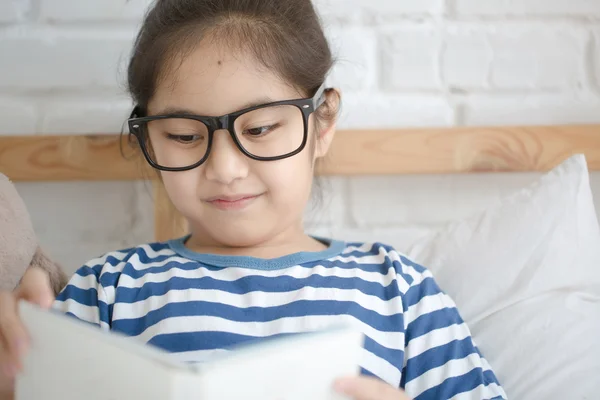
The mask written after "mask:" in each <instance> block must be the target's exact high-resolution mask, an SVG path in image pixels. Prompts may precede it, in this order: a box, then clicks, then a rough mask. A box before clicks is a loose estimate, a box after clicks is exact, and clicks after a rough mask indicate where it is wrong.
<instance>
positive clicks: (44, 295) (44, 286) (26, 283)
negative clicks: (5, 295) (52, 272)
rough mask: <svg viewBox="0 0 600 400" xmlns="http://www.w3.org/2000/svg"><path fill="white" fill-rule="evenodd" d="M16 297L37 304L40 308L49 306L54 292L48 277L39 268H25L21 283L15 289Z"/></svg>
mask: <svg viewBox="0 0 600 400" xmlns="http://www.w3.org/2000/svg"><path fill="white" fill-rule="evenodd" d="M15 294H16V295H17V298H19V299H24V300H27V301H29V302H31V303H34V304H37V305H38V306H40V307H42V308H50V307H51V306H52V302H53V301H54V293H53V291H52V287H51V286H50V277H49V276H48V274H47V273H46V271H44V270H42V269H40V268H30V269H29V270H27V272H26V273H25V275H24V276H23V279H22V280H21V285H20V286H19V287H18V288H17V289H16V290H15Z"/></svg>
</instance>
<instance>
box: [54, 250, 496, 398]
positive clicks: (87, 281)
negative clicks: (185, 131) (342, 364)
mask: <svg viewBox="0 0 600 400" xmlns="http://www.w3.org/2000/svg"><path fill="white" fill-rule="evenodd" d="M185 239H186V238H181V239H178V240H173V241H169V242H161V243H151V244H145V245H140V246H137V247H135V248H131V249H126V250H122V251H115V252H110V253H108V254H106V255H104V256H102V257H100V258H98V259H94V260H91V261H89V262H88V263H86V264H85V265H84V266H83V267H81V268H80V269H79V270H78V271H77V272H76V273H75V275H74V276H73V277H72V278H71V280H70V282H69V284H68V285H67V286H66V287H65V289H64V290H63V291H62V292H61V293H60V294H59V296H58V297H57V300H56V302H55V305H54V307H55V308H56V309H58V310H61V311H62V312H65V313H67V314H69V315H72V316H74V317H76V318H78V319H81V320H84V321H87V322H90V323H93V324H97V325H98V326H100V327H101V328H102V329H105V330H112V331H118V332H121V333H124V334H126V335H128V336H132V337H135V338H137V339H139V340H140V341H142V342H144V343H147V344H150V345H154V346H157V347H159V348H162V349H164V350H167V351H168V352H169V353H170V354H172V355H173V357H174V358H175V359H177V360H180V361H183V362H203V361H206V360H208V359H210V357H211V356H212V355H213V354H215V352H217V353H218V352H223V351H227V349H228V348H230V346H233V345H238V344H248V343H250V342H251V341H257V340H261V339H265V338H271V337H274V336H276V335H281V334H289V333H301V332H308V331H312V330H318V329H324V328H327V327H331V326H338V325H340V324H344V323H346V324H347V323H351V324H355V326H358V327H359V328H360V329H361V331H362V332H363V333H364V334H365V342H364V347H363V350H362V355H361V365H360V367H361V371H362V372H363V373H364V374H366V375H372V376H375V377H378V378H380V379H382V380H384V381H385V382H387V383H389V384H391V385H393V386H395V387H400V388H402V389H404V390H405V391H406V393H407V394H408V395H409V396H410V397H411V398H413V399H419V400H420V399H450V398H452V399H504V398H506V395H505V393H504V391H503V389H502V387H501V386H500V384H499V383H498V380H497V378H496V376H495V374H494V372H493V371H492V369H491V368H490V366H489V365H488V363H487V361H486V360H485V358H484V357H483V356H482V354H481V352H480V351H479V349H478V348H477V347H476V345H475V343H474V341H473V339H472V337H471V334H470V331H469V328H468V327H467V326H466V324H465V323H464V322H463V320H462V319H461V317H460V315H459V312H458V311H457V309H456V306H455V304H454V302H453V301H452V300H451V299H450V298H449V297H448V296H447V295H446V294H445V293H444V292H443V291H442V290H440V288H439V287H438V285H437V284H436V282H435V281H434V278H433V277H432V275H431V273H430V272H429V271H428V270H427V269H425V268H423V267H422V266H420V265H418V264H416V263H415V262H413V261H411V260H410V259H408V258H407V257H405V256H403V255H402V254H400V253H399V252H397V251H396V250H394V249H393V248H391V247H389V246H386V245H383V244H380V243H345V242H340V241H335V240H324V242H325V243H326V244H327V245H328V248H327V249H326V250H324V251H321V252H306V253H302V252H301V253H295V254H291V255H287V256H284V257H280V258H275V259H268V260H266V259H258V258H252V257H243V256H224V255H214V254H200V253H196V252H192V251H191V250H189V249H187V248H186V247H185Z"/></svg>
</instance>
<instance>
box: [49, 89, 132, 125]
mask: <svg viewBox="0 0 600 400" xmlns="http://www.w3.org/2000/svg"><path fill="white" fill-rule="evenodd" d="M42 109H43V115H42V120H41V124H40V125H41V126H40V129H41V133H44V134H86V133H94V134H103V133H120V132H121V130H122V129H124V130H125V132H127V126H126V125H125V122H126V120H127V118H128V117H129V114H130V113H131V109H132V102H131V100H128V99H125V98H123V97H122V96H116V95H115V96H114V97H111V98H105V99H102V100H100V99H95V98H92V99H86V98H78V99H74V100H73V99H72V100H56V101H47V102H46V104H43V107H42Z"/></svg>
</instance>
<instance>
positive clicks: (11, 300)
mask: <svg viewBox="0 0 600 400" xmlns="http://www.w3.org/2000/svg"><path fill="white" fill-rule="evenodd" d="M19 300H27V301H29V302H31V303H34V304H37V305H39V306H40V307H43V308H50V307H51V306H52V303H53V301H54V292H53V291H52V288H51V286H50V279H49V277H48V273H47V272H46V271H44V270H42V269H40V268H30V269H28V270H27V271H26V272H25V275H23V279H22V280H21V283H20V285H19V287H18V288H16V289H15V290H14V291H12V292H8V291H3V292H0V393H2V392H7V391H9V390H10V389H11V388H12V385H13V382H14V377H15V376H16V374H17V373H18V372H19V371H20V370H21V368H22V364H21V358H22V357H23V356H24V354H25V352H26V351H27V348H28V346H29V337H28V335H27V332H26V330H25V326H24V325H23V323H22V322H21V319H20V318H19V315H18V309H17V305H18V302H19Z"/></svg>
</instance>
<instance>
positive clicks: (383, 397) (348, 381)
mask: <svg viewBox="0 0 600 400" xmlns="http://www.w3.org/2000/svg"><path fill="white" fill-rule="evenodd" d="M335 389H336V390H337V391H338V392H340V393H342V394H345V395H347V396H349V397H351V398H353V399H355V400H409V398H408V397H407V396H406V395H405V394H404V392H402V391H401V390H400V389H396V388H395V387H393V386H390V385H388V384H387V383H385V382H382V381H380V380H378V379H375V378H372V377H366V376H359V377H350V378H342V379H338V380H337V381H336V382H335Z"/></svg>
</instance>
